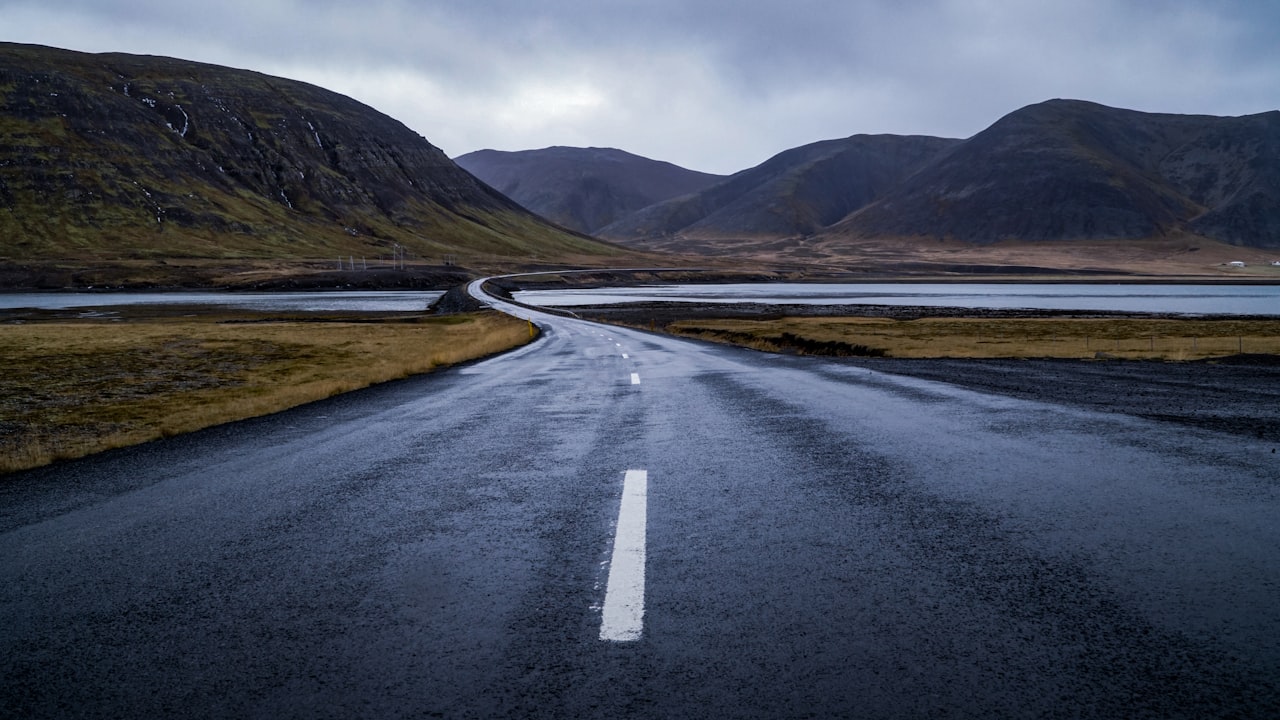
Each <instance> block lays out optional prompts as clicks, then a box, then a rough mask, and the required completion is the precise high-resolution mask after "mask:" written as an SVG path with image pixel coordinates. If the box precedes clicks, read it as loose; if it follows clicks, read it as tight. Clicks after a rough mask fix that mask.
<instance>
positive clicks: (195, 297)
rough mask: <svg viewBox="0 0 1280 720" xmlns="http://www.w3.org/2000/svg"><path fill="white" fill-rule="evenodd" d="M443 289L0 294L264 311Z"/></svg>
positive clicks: (408, 306)
mask: <svg viewBox="0 0 1280 720" xmlns="http://www.w3.org/2000/svg"><path fill="white" fill-rule="evenodd" d="M443 294H444V293H443V292H425V291H418V290H340V291H332V292H273V293H227V292H222V293H218V292H153V293H142V292H118V293H117V292H47V293H0V310H12V309H16V308H37V309H40V310H68V309H72V308H82V307H112V306H117V305H144V304H169V305H216V306H220V307H231V308H238V309H242V310H261V311H266V312H334V311H383V312H419V311H422V310H426V309H427V306H429V305H430V304H431V303H432V302H434V301H435V300H436V298H438V297H440V296H441V295H443Z"/></svg>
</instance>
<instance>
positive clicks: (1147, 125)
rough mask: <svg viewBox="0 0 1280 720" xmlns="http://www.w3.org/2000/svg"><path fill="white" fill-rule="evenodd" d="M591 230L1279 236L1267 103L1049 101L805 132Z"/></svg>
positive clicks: (1279, 184) (632, 235)
mask: <svg viewBox="0 0 1280 720" xmlns="http://www.w3.org/2000/svg"><path fill="white" fill-rule="evenodd" d="M509 181H510V182H518V181H519V178H518V177H514V178H511V179H509ZM594 232H595V233H596V234H597V235H599V236H600V237H604V238H608V239H610V240H614V241H617V242H620V243H623V244H628V245H632V246H634V247H644V248H648V249H662V250H669V251H670V250H674V251H693V252H712V253H716V254H724V253H732V252H734V250H735V248H744V247H748V246H753V247H761V245H760V242H761V241H765V240H767V241H770V242H769V244H768V247H769V248H770V253H773V252H775V251H779V250H784V249H785V247H786V245H787V243H791V246H792V248H793V249H794V248H797V247H800V246H801V245H803V244H804V242H805V241H806V238H818V239H822V240H823V241H824V244H825V246H826V247H827V248H828V251H829V250H830V247H831V245H832V243H831V242H825V241H834V240H837V239H838V238H841V237H847V238H854V239H892V238H906V239H909V238H916V239H931V240H947V241H959V242H961V243H968V244H975V245H988V244H992V243H998V242H1003V241H1014V242H1033V243H1044V242H1054V241H1061V240H1088V241H1108V240H1137V239H1160V238H1170V237H1175V236H1176V237H1182V236H1200V237H1205V238H1207V239H1210V240H1215V241H1219V242H1222V243H1227V244H1231V245H1237V246H1246V247H1255V248H1277V247H1280V112H1276V111H1272V112H1267V113H1261V114H1257V115H1249V116H1243V117H1215V116H1205V115H1172V114H1157V113H1144V112H1139V111H1134V110H1124V109H1117V108H1110V107H1106V106H1103V105H1098V104H1096V103H1090V102H1084V101H1079V100H1050V101H1046V102H1043V103H1038V104H1035V105H1029V106H1027V107H1024V108H1021V109H1019V110H1016V111H1014V112H1012V113H1009V114H1008V115H1006V116H1005V117H1003V118H1001V119H1000V120H999V121H997V122H996V123H994V124H993V125H991V126H990V127H989V128H987V129H986V130H983V131H982V132H980V133H978V134H977V135H975V136H973V137H971V138H969V139H967V140H952V139H946V138H935V137H925V136H898V135H854V136H852V137H849V138H843V139H839V140H827V141H822V142H817V143H811V144H809V145H804V146H801V147H798V148H794V149H791V150H787V151H784V152H781V153H779V154H777V155H775V156H774V157H772V158H770V159H769V160H767V161H765V162H764V163H762V164H760V165H758V166H756V167H753V168H749V169H747V170H743V171H741V172H738V173H735V174H733V175H731V176H729V177H727V178H724V179H723V180H721V181H719V182H718V183H715V184H712V185H710V186H708V187H706V188H704V189H702V190H699V191H696V192H693V193H690V194H688V195H683V196H680V197H675V198H672V199H670V200H666V201H664V202H660V203H657V204H654V205H651V206H649V207H645V208H642V209H640V210H637V211H636V212H634V213H632V214H630V215H628V216H626V217H623V218H621V219H619V220H617V221H615V222H613V223H610V224H609V225H606V226H604V227H601V228H598V229H597V230H595V231H594ZM735 241H742V242H741V243H737V244H735ZM800 255H803V253H800Z"/></svg>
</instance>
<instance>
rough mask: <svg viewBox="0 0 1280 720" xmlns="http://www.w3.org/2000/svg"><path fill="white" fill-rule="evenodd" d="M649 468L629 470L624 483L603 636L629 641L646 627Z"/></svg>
mask: <svg viewBox="0 0 1280 720" xmlns="http://www.w3.org/2000/svg"><path fill="white" fill-rule="evenodd" d="M648 495H649V471H647V470H628V471H627V474H626V477H625V478H624V479H623V482H622V503H621V505H620V506H619V508H618V529H617V531H616V533H615V534H614V538H613V559H612V560H610V561H609V584H608V586H607V587H606V588H605V594H604V609H603V612H602V613H601V618H600V639H601V640H611V641H614V642H630V641H633V640H639V639H640V633H641V632H642V631H643V630H644V546H645V523H646V519H647V515H648V507H647V505H648Z"/></svg>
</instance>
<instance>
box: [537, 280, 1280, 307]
mask: <svg viewBox="0 0 1280 720" xmlns="http://www.w3.org/2000/svg"><path fill="white" fill-rule="evenodd" d="M514 295H515V298H516V299H517V300H519V301H520V302H523V303H527V304H529V305H540V306H548V307H573V306H576V305H607V304H614V303H627V302H655V301H665V302H689V303H741V302H752V303H773V304H800V305H923V306H928V307H968V308H993V309H1009V308H1028V309H1035V310H1111V311H1127V312H1162V313H1182V314H1189V315H1208V314H1215V315H1216V314H1223V315H1280V285H1106V284H1079V285H1076V284H1031V283H1027V284H1005V283H920V284H914V283H856V284H855V283H841V284H817V283H814V284H809V283H741V284H720V285H661V286H652V287H632V288H604V289H588V290H529V291H522V292H517V293H515V294H514Z"/></svg>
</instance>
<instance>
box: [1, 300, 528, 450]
mask: <svg viewBox="0 0 1280 720" xmlns="http://www.w3.org/2000/svg"><path fill="white" fill-rule="evenodd" d="M226 319H227V318H226V317H222V318H180V319H166V318H160V319H156V318H151V319H147V320H142V321H137V320H134V321H126V322H109V321H93V322H83V321H79V322H36V323H23V324H5V325H0V472H8V471H13V470H18V469H22V468H29V467H36V466H39V465H43V464H47V463H49V462H52V461H54V460H59V459H66V458H73V457H79V456H82V455H87V454H90V453H93V452H98V451H101V450H105V449H109V448H113V447H121V446H124V445H131V444H136V443H140V442H145V441H148V440H153V439H156V438H159V437H163V436H168V435H175V434H179V433H184V432H190V431H192V430H197V429H200V428H204V427H209V426H211V425H216V424H220V423H224V422H228V421H231V420H238V419H243V418H248V417H254V416H258V415H265V414H268V413H272V412H277V411H279V410H283V409H285V408H289V407H293V406H295V405H300V404H303V403H307V402H311V401H314V400H319V399H322V398H326V397H329V396H331V395H335V394H337V393H341V392H346V391H349V390H353V389H356V388H361V387H366V386H368V385H372V384H375V383H379V382H385V381H387V380H393V379H397V378H403V377H406V376H409V375H413V374H417V373H424V372H428V371H430V370H432V369H433V368H436V367H440V366H444V365H450V364H454V363H459V362H464V361H467V360H472V359H476V358H480V357H484V356H487V355H491V354H494V353H497V352H501V351H503V350H507V349H510V348H512V347H515V346H518V345H521V344H523V343H526V342H528V341H529V340H530V332H529V326H528V324H527V323H525V322H524V321H520V320H515V319H513V318H510V317H507V316H504V315H499V314H497V313H490V312H486V313H476V314H470V315H461V316H448V317H439V318H437V317H421V318H408V319H404V318H402V319H399V320H396V321H381V322H353V321H328V322H314V321H311V322H304V321H298V320H293V321H280V322H259V321H255V322H225V320H226ZM256 319H260V318H256ZM220 320H224V321H220Z"/></svg>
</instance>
